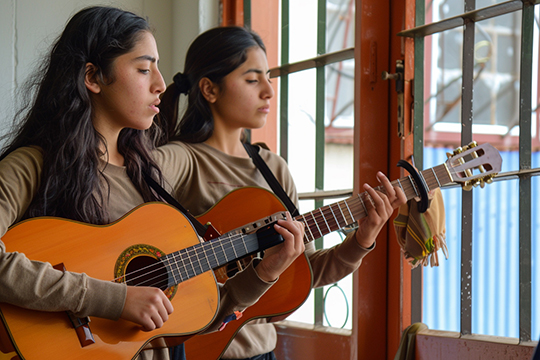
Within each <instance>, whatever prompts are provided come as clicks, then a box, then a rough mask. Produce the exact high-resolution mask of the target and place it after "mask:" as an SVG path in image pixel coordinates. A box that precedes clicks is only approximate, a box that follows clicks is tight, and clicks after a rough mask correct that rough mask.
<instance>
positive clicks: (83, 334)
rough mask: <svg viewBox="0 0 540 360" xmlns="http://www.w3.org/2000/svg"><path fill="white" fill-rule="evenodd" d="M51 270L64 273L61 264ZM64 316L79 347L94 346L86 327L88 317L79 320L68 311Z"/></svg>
mask: <svg viewBox="0 0 540 360" xmlns="http://www.w3.org/2000/svg"><path fill="white" fill-rule="evenodd" d="M53 268H55V269H56V270H60V271H63V272H65V271H66V268H65V266H64V264H63V263H60V264H57V265H55V266H53ZM66 314H67V316H68V318H69V321H70V322H71V325H73V328H74V329H75V332H76V333H77V337H78V338H79V342H80V343H81V347H85V346H88V345H92V344H95V343H96V341H95V340H94V335H92V330H90V326H88V324H89V323H90V318H89V317H88V316H86V317H84V318H79V317H76V316H75V315H73V314H72V313H70V312H68V311H66Z"/></svg>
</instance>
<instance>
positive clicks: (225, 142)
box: [205, 129, 249, 158]
mask: <svg viewBox="0 0 540 360" xmlns="http://www.w3.org/2000/svg"><path fill="white" fill-rule="evenodd" d="M241 133H242V131H241V129H240V131H237V132H235V133H229V134H225V133H224V132H220V131H215V130H214V133H213V134H212V136H211V137H210V138H208V140H206V141H205V144H207V145H210V146H211V147H213V148H215V149H217V150H219V151H221V152H223V153H225V154H227V155H230V156H236V157H244V158H247V157H249V156H248V154H247V153H246V150H245V149H244V146H243V145H242V142H241V141H240V134H241Z"/></svg>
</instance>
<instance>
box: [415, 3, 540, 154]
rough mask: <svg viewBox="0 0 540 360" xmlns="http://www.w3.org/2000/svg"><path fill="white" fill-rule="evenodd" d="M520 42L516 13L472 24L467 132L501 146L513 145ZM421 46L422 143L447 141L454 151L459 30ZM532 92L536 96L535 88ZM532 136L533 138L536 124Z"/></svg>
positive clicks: (460, 44)
mask: <svg viewBox="0 0 540 360" xmlns="http://www.w3.org/2000/svg"><path fill="white" fill-rule="evenodd" d="M520 37H521V12H516V13H511V14H507V15H503V16H500V17H496V18H493V19H488V20H485V21H482V22H478V23H476V33H475V49H474V51H473V52H471V53H472V54H474V95H473V132H474V134H478V135H498V136H503V138H500V137H496V138H494V139H493V140H491V139H490V142H491V141H495V142H496V143H498V144H501V145H502V146H516V144H517V142H516V141H517V140H516V136H517V135H518V129H517V127H516V125H517V123H518V118H519V117H518V115H519V103H520V102H519V100H518V99H519V75H520V47H519V44H520ZM425 41H426V53H425V67H426V68H425V70H426V74H427V75H426V76H425V85H424V86H425V89H426V93H427V94H428V95H427V97H426V100H425V119H426V120H425V122H426V128H425V130H426V143H427V144H430V143H431V142H432V141H433V142H440V140H441V139H443V138H451V139H453V140H452V142H453V143H454V145H455V146H457V145H458V144H459V143H458V142H456V140H458V141H459V136H458V135H457V134H458V133H459V132H460V131H461V125H460V123H461V102H462V99H461V94H462V90H461V88H462V84H461V78H462V66H463V64H462V62H463V59H462V58H463V49H462V48H463V30H462V29H461V28H459V29H453V30H449V31H446V32H443V33H440V34H434V35H432V36H429V37H426V40H425ZM536 83H537V80H536V79H534V84H536ZM534 84H533V85H534ZM533 89H534V93H535V94H536V87H533ZM533 98H534V99H536V97H535V96H534V97H533ZM535 108H536V100H534V101H533V109H535ZM533 132H535V133H536V121H534V126H533ZM435 139H436V140H435Z"/></svg>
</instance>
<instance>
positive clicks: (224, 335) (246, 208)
mask: <svg viewBox="0 0 540 360" xmlns="http://www.w3.org/2000/svg"><path fill="white" fill-rule="evenodd" d="M233 209H234V211H233ZM286 210H287V209H286V208H285V206H284V205H283V204H282V203H281V201H280V200H279V199H278V198H277V197H276V196H275V195H274V194H273V193H271V192H269V191H268V190H265V189H262V188H256V187H246V188H240V189H237V190H234V191H231V192H230V193H229V194H227V195H226V196H225V197H224V198H222V199H221V200H220V201H219V202H218V203H217V204H216V205H214V206H213V207H212V208H211V209H210V210H208V211H207V212H206V213H204V214H202V215H200V216H199V217H197V219H198V220H199V221H200V222H201V223H203V224H206V223H208V222H210V223H211V224H212V225H213V226H214V228H215V229H216V230H217V231H218V232H219V233H220V234H225V233H227V232H229V231H231V230H233V229H236V228H239V227H241V226H242V225H245V224H249V223H250V222H253V221H256V220H259V219H262V218H264V217H266V216H269V215H271V214H274V213H276V212H280V211H286ZM215 272H216V274H217V276H218V279H220V278H221V279H224V278H223V277H222V276H223V273H224V272H223V269H217V270H216V271H215ZM220 281H222V280H220ZM311 286H312V275H311V266H310V264H309V261H308V259H307V257H306V256H305V254H304V255H301V256H299V257H298V258H297V259H296V260H295V261H294V262H293V264H292V265H291V266H290V267H289V268H288V269H287V270H285V272H283V274H281V276H280V277H279V280H278V281H277V282H276V283H275V284H274V285H273V286H272V287H271V288H270V289H269V290H268V291H267V292H266V293H265V294H264V295H263V296H262V297H261V298H260V299H259V301H258V302H257V303H255V304H253V305H252V306H250V307H248V308H247V309H246V310H245V311H244V313H243V316H242V317H241V318H240V319H238V320H234V321H231V322H229V323H228V324H227V326H226V327H225V329H223V330H222V331H216V332H213V333H209V334H204V335H198V336H194V337H192V338H190V339H189V340H187V341H186V342H185V343H184V345H185V348H186V358H187V359H197V360H206V359H208V360H216V359H218V358H219V357H220V356H221V355H222V354H223V352H224V351H225V349H226V348H227V346H228V345H229V343H230V342H231V341H232V339H233V338H234V336H235V335H236V333H237V332H238V331H239V330H240V328H241V327H242V326H243V325H244V324H245V323H247V322H249V321H250V320H253V319H257V318H267V317H274V316H280V315H285V314H289V313H291V312H292V311H294V310H296V309H297V308H298V307H300V306H301V305H302V304H303V303H304V301H305V300H306V299H307V297H308V296H309V293H310V291H311Z"/></svg>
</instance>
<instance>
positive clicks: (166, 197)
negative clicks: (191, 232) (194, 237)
mask: <svg viewBox="0 0 540 360" xmlns="http://www.w3.org/2000/svg"><path fill="white" fill-rule="evenodd" d="M143 175H144V180H145V181H146V183H147V184H148V186H150V187H151V188H152V189H154V190H155V192H156V193H157V194H158V195H159V196H161V198H162V199H163V200H165V201H166V202H168V203H169V204H170V205H172V206H174V207H176V208H177V209H178V210H180V211H181V212H182V213H183V214H184V215H185V216H186V217H187V218H188V220H189V221H190V222H191V224H192V225H193V227H194V228H195V231H197V234H199V236H201V237H203V238H204V237H205V235H206V230H207V227H206V226H204V225H203V224H201V223H200V221H199V220H197V219H195V217H194V216H193V215H191V213H190V212H189V211H188V210H187V209H186V208H184V207H183V206H182V204H180V203H179V202H178V201H177V200H176V199H175V198H173V197H172V195H171V194H169V193H168V192H167V190H165V189H164V188H163V187H162V186H161V185H159V184H158V182H157V181H156V180H154V179H153V178H152V177H151V176H149V175H148V174H147V173H143Z"/></svg>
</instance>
